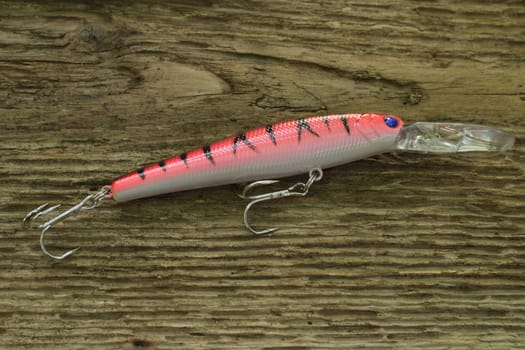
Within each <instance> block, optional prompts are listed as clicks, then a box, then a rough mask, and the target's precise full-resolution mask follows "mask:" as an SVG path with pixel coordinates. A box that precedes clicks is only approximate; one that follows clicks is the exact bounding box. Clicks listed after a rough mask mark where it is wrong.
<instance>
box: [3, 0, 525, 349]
mask: <svg viewBox="0 0 525 350" xmlns="http://www.w3.org/2000/svg"><path fill="white" fill-rule="evenodd" d="M524 57H525V6H524V3H523V2H522V1H502V2H498V3H497V4H489V3H488V2H485V1H474V0H472V1H463V2H453V1H440V0H438V1H408V0H404V1H388V0H387V1H355V0H351V1H302V2H291V1H290V2H284V1H177V2H157V1H143V2H140V1H137V2H119V1H116V2H112V3H110V4H106V3H103V2H87V1H86V2H81V1H77V2H69V1H53V2H49V3H47V2H37V1H34V2H31V1H24V2H19V1H10V2H9V1H2V2H0V139H1V142H0V157H1V163H0V164H1V166H0V175H1V178H2V184H1V188H2V190H1V191H0V215H1V221H0V252H1V254H2V255H1V256H2V259H1V260H0V339H1V341H0V348H4V349H27V348H38V349H85V348H90V349H142V348H147V349H316V348H317V349H330V348H345V349H354V348H356V349H392V348H394V349H416V348H423V347H425V348H433V349H489V348H490V349H519V348H523V346H525V345H524V344H525V278H524V273H523V272H524V268H525V265H524V263H525V231H524V225H525V205H524V198H525V186H524V185H525V181H524V169H525V166H524V160H525V147H524V146H523V141H522V140H523V138H524V137H525V121H524V108H525V86H524V85H525V63H524V60H523V58H524ZM345 112H384V113H393V114H396V115H399V116H401V117H403V118H404V120H405V122H406V123H412V122H416V121H423V120H425V121H457V122H465V123H476V124H486V125H492V126H495V127H500V128H503V129H506V130H509V131H512V132H513V133H514V134H515V135H516V138H517V141H516V145H515V148H514V150H513V151H512V152H509V153H508V154H506V155H503V156H501V155H495V156H494V155H476V156H461V157H459V156H432V157H431V156H421V155H406V154H399V155H394V156H382V157H376V158H373V159H367V160H363V161H359V162H356V163H353V164H348V165H345V166H341V167H338V168H335V169H330V170H327V171H326V172H325V178H324V179H323V181H322V182H321V183H319V184H316V186H314V187H313V188H312V191H311V192H312V193H311V195H310V196H308V197H306V198H300V199H298V198H292V199H285V200H281V201H273V202H267V203H264V204H262V205H259V206H257V208H256V210H255V211H254V212H253V213H252V216H251V217H252V220H253V221H254V224H255V225H257V227H264V226H265V225H266V226H267V225H276V226H279V227H281V230H280V231H278V232H276V233H274V234H271V235H269V236H265V237H254V236H252V235H250V234H249V233H248V232H247V231H246V230H245V229H244V227H243V225H242V211H243V209H244V205H245V204H246V203H245V202H243V201H242V200H240V199H238V198H237V197H236V196H235V194H234V192H233V191H232V188H231V187H218V188H212V189H203V190H196V191H191V192H185V193H179V194H172V195H166V196H162V197H158V198H151V199H145V200H138V201H135V202H129V203H125V204H118V205H115V204H111V203H108V204H106V205H103V206H101V207H99V208H97V209H96V210H94V211H90V212H84V213H82V214H81V215H78V216H76V217H75V218H71V219H69V220H67V221H65V222H64V223H62V224H60V225H58V226H57V227H56V228H54V229H52V230H51V231H50V232H49V237H48V240H47V243H48V246H49V249H50V250H52V252H54V253H60V252H62V251H64V250H66V249H71V248H73V247H76V246H80V247H82V249H81V250H80V251H79V252H78V253H77V254H76V255H75V256H74V257H71V258H70V259H67V260H66V261H63V262H55V261H51V260H50V259H48V258H47V257H45V256H44V255H43V254H42V253H41V251H40V247H39V242H38V237H39V231H38V230H37V229H22V228H21V225H20V224H21V219H22V218H23V217H24V215H25V214H26V213H27V212H28V211H29V210H31V209H33V208H35V207H36V206H38V205H40V204H42V203H44V202H51V203H55V202H57V203H63V204H64V205H66V206H67V205H72V204H74V203H76V202H77V201H79V200H80V199H82V198H83V197H84V196H85V195H86V194H88V193H92V191H96V190H97V189H98V188H99V187H101V186H102V185H105V184H108V183H109V182H110V181H111V180H112V179H113V178H115V177H117V176H120V175H121V174H124V173H126V172H129V171H131V170H133V169H135V168H137V167H140V166H142V165H145V164H148V163H152V162H154V161H158V160H161V159H164V158H167V157H170V156H173V155H176V154H178V153H180V152H182V151H184V150H189V149H192V148H194V147H199V146H202V145H204V144H206V143H209V142H212V141H214V140H217V139H220V138H223V137H226V136H229V135H231V134H233V133H235V132H238V131H241V130H244V129H247V128H251V127H255V126H259V125H261V124H265V123H271V122H274V121H279V120H284V119H288V118H298V117H302V116H307V115H315V114H328V113H345ZM298 180H302V177H298V178H294V179H286V180H285V183H286V184H292V183H293V182H294V181H298ZM283 186H284V184H283Z"/></svg>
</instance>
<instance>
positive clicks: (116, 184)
mask: <svg viewBox="0 0 525 350" xmlns="http://www.w3.org/2000/svg"><path fill="white" fill-rule="evenodd" d="M513 144H514V136H513V135H512V134H510V133H508V132H506V131H503V130H500V129H495V128H490V127H485V126H481V125H468V124H460V123H432V122H418V123H415V124H412V125H410V126H403V121H402V120H401V119H400V118H399V117H396V116H393V115H389V114H370V113H367V114H334V115H327V116H322V117H317V116H316V117H309V118H303V119H298V120H290V121H284V122H278V123H274V124H269V125H266V126H263V127H259V128H256V129H252V130H250V131H247V132H244V133H240V134H237V135H235V136H231V137H228V138H226V139H224V140H222V141H218V142H215V143H212V144H210V145H207V146H204V147H201V148H197V149H194V150H193V151H190V152H184V153H182V154H180V155H178V156H176V157H173V158H170V159H167V160H163V161H160V162H158V163H155V164H152V165H149V166H147V167H144V168H140V169H139V170H137V171H133V172H131V173H129V174H127V175H124V176H122V177H120V178H118V179H116V180H115V181H113V183H112V184H111V185H108V186H104V187H103V188H102V189H101V190H100V191H99V192H98V193H96V194H90V195H88V196H87V197H86V198H84V199H83V200H82V201H80V202H79V203H77V204H76V205H75V206H73V207H71V208H70V209H68V210H66V211H64V212H62V213H60V214H58V215H57V216H55V217H53V218H52V219H50V220H48V221H47V222H45V223H44V224H42V225H40V226H39V227H40V228H41V229H42V232H41V234H40V247H41V248H42V251H43V252H44V254H46V255H47V256H49V257H51V258H53V259H58V260H61V259H65V258H66V257H68V256H70V255H71V254H73V253H75V252H76V251H77V250H78V248H76V249H72V250H69V251H67V252H65V253H64V254H62V255H54V254H51V253H50V252H49V251H48V250H47V248H46V246H45V242H44V240H45V234H46V232H47V231H48V230H49V229H50V228H51V227H52V226H53V225H54V224H55V223H57V222H59V221H61V220H63V219H65V218H66V217H68V216H70V215H72V214H74V213H76V212H79V211H82V210H88V209H93V208H95V207H96V206H97V205H99V204H100V202H101V201H102V200H104V199H106V198H113V199H114V200H116V201H119V202H121V201H129V200H132V199H137V198H143V197H149V196H155V195H159V194H163V193H170V192H176V191H184V190H190V189H195V188H203V187H210V186H218V185H225V184H233V183H240V182H246V181H255V182H253V183H251V184H250V185H247V186H246V187H245V188H244V191H243V192H242V194H240V196H241V197H243V198H246V199H249V200H250V202H249V203H248V204H247V205H246V207H245V210H244V225H245V226H246V228H247V229H249V230H250V231H251V232H253V233H255V234H263V233H269V232H273V231H275V230H276V229H277V228H275V227H274V228H268V229H264V230H255V229H254V228H253V227H252V226H251V225H250V224H249V222H248V218H247V213H248V211H249V209H250V208H251V207H252V205H253V204H255V203H259V202H261V201H265V200H270V199H275V198H282V197H289V196H305V195H306V194H307V193H308V190H309V188H310V186H311V185H312V184H313V183H314V182H316V181H319V180H320V179H321V178H322V175H323V174H322V170H323V169H326V168H330V167H333V166H336V165H340V164H344V163H348V162H351V161H354V160H358V159H362V158H366V157H369V156H372V155H375V154H380V153H385V152H392V151H401V152H418V153H434V154H447V153H459V152H472V151H477V152H504V151H506V150H508V149H510V148H511V147H512V145H513ZM303 173H309V179H308V181H306V182H305V183H302V182H298V183H296V184H295V185H293V186H291V187H289V188H288V189H284V190H280V191H275V192H269V193H265V194H260V195H251V196H250V195H247V191H249V190H250V189H251V188H253V187H255V186H260V185H266V184H271V183H274V182H275V181H274V180H268V179H271V178H280V177H285V176H291V175H298V174H303ZM59 206H60V205H55V206H52V207H49V205H48V204H47V203H46V204H43V205H41V206H39V207H38V208H36V209H34V210H31V211H30V212H29V213H28V214H27V215H26V217H25V218H24V220H23V222H24V223H25V224H26V225H29V223H30V222H31V221H33V220H34V219H35V218H37V217H39V216H41V215H46V214H49V213H51V212H53V211H55V210H56V209H57V208H58V207H59Z"/></svg>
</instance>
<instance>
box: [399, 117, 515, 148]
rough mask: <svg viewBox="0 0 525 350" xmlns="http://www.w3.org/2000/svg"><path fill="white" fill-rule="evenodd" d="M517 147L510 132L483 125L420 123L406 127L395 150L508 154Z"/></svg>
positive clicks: (400, 134) (402, 130)
mask: <svg viewBox="0 0 525 350" xmlns="http://www.w3.org/2000/svg"><path fill="white" fill-rule="evenodd" d="M513 145H514V135H512V134H511V133H509V132H507V131H504V130H501V129H496V128H491V127H487V126H482V125H469V124H461V123H431V122H418V123H414V124H412V125H409V126H405V127H403V128H402V129H401V131H400V132H399V135H398V136H397V139H396V141H395V143H394V148H395V149H396V150H402V151H406V152H416V153H435V154H445V153H460V152H500V153H502V152H505V151H507V150H509V149H511V148H512V146H513Z"/></svg>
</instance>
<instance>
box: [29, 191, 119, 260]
mask: <svg viewBox="0 0 525 350" xmlns="http://www.w3.org/2000/svg"><path fill="white" fill-rule="evenodd" d="M110 191H111V189H110V188H109V187H107V186H105V187H103V188H102V189H101V190H100V191H99V192H97V193H95V194H90V195H89V196H87V197H86V198H84V199H83V200H82V201H80V202H79V203H78V204H76V205H75V206H73V207H71V208H69V209H68V210H66V211H64V212H63V213H61V214H58V215H57V216H55V217H54V218H52V219H51V220H48V221H47V222H45V223H43V224H41V225H39V226H38V227H39V228H41V229H42V233H41V234H40V248H41V249H42V251H43V252H44V254H46V255H47V256H49V257H50V258H53V259H56V260H63V259H65V258H67V257H68V256H70V255H72V254H74V253H75V252H76V251H77V250H79V249H80V248H75V249H71V250H69V251H67V252H65V253H64V254H62V255H54V254H51V253H50V252H49V251H48V250H47V248H46V245H45V241H44V240H45V235H46V232H47V231H48V230H49V229H50V228H51V227H52V226H53V225H54V224H56V223H57V222H59V221H62V220H64V219H65V218H67V217H68V216H71V215H72V214H74V213H76V212H78V211H81V210H89V209H93V208H95V207H97V206H98V205H99V203H100V202H101V201H102V200H103V199H104V198H107V197H108V196H109V192H110ZM58 207H60V204H57V205H54V206H52V207H49V203H45V204H42V205H41V206H39V207H38V208H36V209H33V210H31V211H30V212H29V213H27V215H26V216H25V218H24V220H23V221H22V223H23V225H24V226H25V227H28V226H30V224H31V222H32V221H33V220H35V219H36V218H38V217H39V216H42V215H46V214H49V213H51V212H53V211H55V210H56V209H58Z"/></svg>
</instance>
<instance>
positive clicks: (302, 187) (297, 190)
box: [238, 168, 323, 235]
mask: <svg viewBox="0 0 525 350" xmlns="http://www.w3.org/2000/svg"><path fill="white" fill-rule="evenodd" d="M309 175H310V177H309V178H308V181H306V183H304V182H298V183H296V184H294V185H292V186H290V187H288V188H287V189H284V190H280V191H275V192H269V193H263V194H259V195H253V196H250V195H248V194H247V193H248V192H249V191H250V190H252V189H253V188H255V187H260V186H265V185H271V184H274V183H277V182H279V180H262V181H255V182H252V183H250V184H248V185H246V186H245V187H244V188H243V190H242V192H241V193H240V194H238V195H239V197H241V198H243V199H248V200H250V202H249V203H248V204H247V205H246V208H244V226H246V228H247V229H248V230H250V231H251V232H253V233H255V234H256V235H263V234H266V233H270V232H275V231H277V230H278V229H279V228H278V227H271V228H267V229H264V230H260V231H257V230H255V229H254V228H253V227H252V225H250V223H249V222H248V211H250V209H251V207H252V206H253V205H254V204H257V203H259V202H263V201H268V200H271V199H277V198H284V197H292V196H301V197H304V196H306V195H307V194H308V191H309V190H310V187H311V186H312V184H313V183H314V182H317V181H319V180H321V179H322V178H323V170H322V169H319V168H316V169H312V170H310V172H309Z"/></svg>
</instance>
